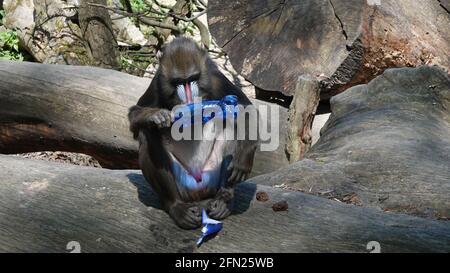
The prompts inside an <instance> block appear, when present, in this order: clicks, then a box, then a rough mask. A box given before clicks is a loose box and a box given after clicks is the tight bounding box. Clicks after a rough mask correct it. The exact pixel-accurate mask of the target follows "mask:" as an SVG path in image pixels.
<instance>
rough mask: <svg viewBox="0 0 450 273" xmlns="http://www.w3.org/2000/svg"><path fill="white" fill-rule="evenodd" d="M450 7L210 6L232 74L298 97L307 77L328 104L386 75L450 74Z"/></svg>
mask: <svg viewBox="0 0 450 273" xmlns="http://www.w3.org/2000/svg"><path fill="white" fill-rule="evenodd" d="M377 2H379V5H378V3H377ZM447 5H448V0H445V1H436V0H424V1H409V0H382V1H361V0H349V1H336V0H319V1H318V0H306V1H284V0H268V1H260V0H249V1H241V0H231V1H221V0H210V1H209V3H208V22H209V26H210V30H211V34H212V36H213V37H214V38H215V39H216V41H217V42H218V44H219V46H221V47H223V48H224V50H225V51H226V52H227V54H228V56H229V57H230V60H231V63H232V64H233V67H235V68H236V70H237V71H238V72H239V73H240V74H242V75H243V76H244V77H245V78H246V79H248V80H249V81H250V82H252V83H253V84H254V85H255V86H257V87H258V88H260V89H262V90H268V91H277V92H282V93H284V94H285V95H293V94H294V91H295V87H296V84H297V79H298V77H299V76H302V75H305V76H311V77H316V78H317V79H318V80H320V81H321V96H322V99H329V98H330V97H331V96H332V95H335V94H336V93H339V92H342V91H343V90H346V89H347V88H349V87H351V86H354V85H358V84H362V83H367V82H369V81H370V80H371V79H373V78H375V77H376V76H377V75H380V74H381V73H382V72H383V71H384V70H385V69H387V68H392V67H404V66H419V65H423V64H439V65H441V66H443V67H445V68H447V69H449V68H450V55H449V52H450V43H449V42H448V41H449V40H450V28H449V27H448V26H449V25H450V13H449V12H448V8H446V6H447ZM243 45H245V46H243Z"/></svg>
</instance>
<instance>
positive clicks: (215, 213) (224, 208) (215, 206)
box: [208, 199, 231, 220]
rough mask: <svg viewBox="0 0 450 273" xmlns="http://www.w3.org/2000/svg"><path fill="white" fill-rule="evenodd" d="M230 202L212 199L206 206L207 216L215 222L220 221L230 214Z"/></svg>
mask: <svg viewBox="0 0 450 273" xmlns="http://www.w3.org/2000/svg"><path fill="white" fill-rule="evenodd" d="M230 203H231V202H228V203H227V202H225V201H224V200H223V199H213V200H211V202H210V203H209V204H208V216H209V217H211V218H212V219H215V220H222V219H225V218H227V217H228V216H229V215H230V214H231V206H230Z"/></svg>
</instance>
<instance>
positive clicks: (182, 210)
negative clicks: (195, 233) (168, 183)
mask: <svg viewBox="0 0 450 273" xmlns="http://www.w3.org/2000/svg"><path fill="white" fill-rule="evenodd" d="M169 215H170V217H172V219H173V220H174V221H175V224H177V225H178V226H179V227H181V228H183V229H195V228H198V227H200V226H201V224H202V211H201V208H200V207H199V206H198V205H197V204H194V203H192V204H188V203H182V202H176V203H175V204H173V205H172V206H171V207H170V209H169Z"/></svg>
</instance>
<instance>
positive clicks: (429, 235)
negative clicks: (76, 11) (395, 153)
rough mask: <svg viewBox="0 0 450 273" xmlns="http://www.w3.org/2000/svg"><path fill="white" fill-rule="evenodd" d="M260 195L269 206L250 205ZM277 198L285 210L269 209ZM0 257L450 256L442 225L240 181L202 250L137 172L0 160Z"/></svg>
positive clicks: (448, 232)
mask: <svg viewBox="0 0 450 273" xmlns="http://www.w3.org/2000/svg"><path fill="white" fill-rule="evenodd" d="M259 191H264V192H266V193H267V194H268V196H269V198H270V199H269V201H267V202H259V201H256V200H255V192H259ZM280 200H285V201H287V203H288V206H289V209H288V211H284V212H274V211H273V210H272V205H273V203H275V202H278V201H280ZM0 215H1V217H0V252H69V251H70V250H67V249H66V247H67V245H68V244H69V242H72V241H75V242H76V243H79V245H80V251H81V252H369V250H367V244H368V242H369V241H377V242H379V243H380V246H381V252H449V251H450V223H449V222H443V221H434V220H426V219H421V218H416V217H412V216H406V215H400V214H394V213H383V212H380V211H377V210H374V209H368V208H359V207H355V206H351V205H346V204H341V203H338V202H333V201H330V200H326V199H321V198H317V197H314V196H310V195H305V194H302V193H299V192H289V191H285V190H281V189H273V188H271V187H267V186H259V185H255V184H251V183H243V184H241V185H239V186H238V188H237V192H236V200H235V210H234V212H233V214H232V215H231V216H230V217H228V218H227V219H225V220H224V228H223V230H222V231H221V232H220V233H219V234H218V236H216V237H215V238H213V239H211V240H209V241H207V242H206V243H205V244H203V245H202V246H201V247H200V248H197V247H196V246H195V242H196V240H197V238H198V237H199V235H200V233H201V232H200V229H198V230H193V231H186V230H182V229H180V228H178V227H177V226H176V225H175V224H174V223H173V221H172V220H171V219H170V218H169V216H168V215H167V214H166V213H164V212H163V211H162V210H161V209H160V205H159V202H158V199H157V197H156V195H155V193H154V192H152V190H151V189H150V188H149V187H148V184H147V183H146V182H145V180H144V178H143V177H142V175H141V173H140V172H137V171H125V170H124V171H111V170H104V169H96V168H89V167H79V166H73V165H68V164H67V165H66V164H58V163H51V162H45V161H38V160H29V159H22V158H19V157H13V156H4V155H0Z"/></svg>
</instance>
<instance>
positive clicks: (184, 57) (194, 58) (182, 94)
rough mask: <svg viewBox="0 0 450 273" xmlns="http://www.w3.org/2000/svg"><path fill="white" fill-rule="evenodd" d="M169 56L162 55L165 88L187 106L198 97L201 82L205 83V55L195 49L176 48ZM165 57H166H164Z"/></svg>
mask: <svg viewBox="0 0 450 273" xmlns="http://www.w3.org/2000/svg"><path fill="white" fill-rule="evenodd" d="M170 50H172V52H171V54H167V53H164V55H163V57H162V58H161V68H162V70H161V71H162V73H163V76H164V78H165V79H166V80H167V82H168V85H166V86H167V88H170V89H171V93H172V94H174V95H176V96H177V97H178V99H179V100H180V101H181V103H184V104H188V103H192V102H193V101H194V98H195V97H200V96H201V94H200V89H201V86H202V82H204V81H206V79H205V78H207V75H205V74H207V73H203V70H204V67H205V66H206V64H205V62H206V53H205V52H203V51H202V50H200V49H199V48H197V47H178V48H175V49H172V48H170ZM165 56H167V57H165Z"/></svg>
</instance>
